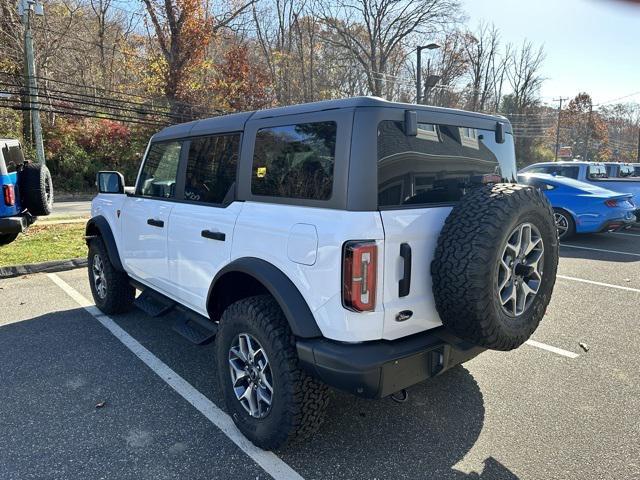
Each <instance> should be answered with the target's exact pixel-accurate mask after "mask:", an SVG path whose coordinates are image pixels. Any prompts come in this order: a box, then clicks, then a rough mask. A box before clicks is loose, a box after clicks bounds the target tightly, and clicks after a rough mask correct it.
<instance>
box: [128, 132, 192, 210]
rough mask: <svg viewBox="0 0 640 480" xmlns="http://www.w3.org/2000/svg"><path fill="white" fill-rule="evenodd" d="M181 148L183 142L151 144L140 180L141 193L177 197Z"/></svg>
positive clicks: (152, 195) (139, 190) (161, 196)
mask: <svg viewBox="0 0 640 480" xmlns="http://www.w3.org/2000/svg"><path fill="white" fill-rule="evenodd" d="M181 149H182V143H181V142H159V143H154V144H152V145H151V147H150V148H149V153H148V154H147V158H146V160H145V162H144V166H143V167H142V172H140V179H139V180H138V190H137V193H138V194H139V195H144V196H147V197H158V198H174V197H175V195H176V177H177V174H178V163H179V162H180V150H181Z"/></svg>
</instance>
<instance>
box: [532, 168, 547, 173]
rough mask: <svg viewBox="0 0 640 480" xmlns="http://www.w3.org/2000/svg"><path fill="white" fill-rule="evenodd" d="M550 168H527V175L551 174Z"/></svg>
mask: <svg viewBox="0 0 640 480" xmlns="http://www.w3.org/2000/svg"><path fill="white" fill-rule="evenodd" d="M551 172H552V168H551V167H533V168H527V173H551Z"/></svg>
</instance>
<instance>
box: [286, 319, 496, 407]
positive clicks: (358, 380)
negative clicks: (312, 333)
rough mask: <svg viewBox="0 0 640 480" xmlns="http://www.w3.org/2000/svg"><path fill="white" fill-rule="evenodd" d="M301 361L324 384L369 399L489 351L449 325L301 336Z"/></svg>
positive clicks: (299, 347) (299, 352) (299, 342)
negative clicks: (373, 336) (387, 334)
mask: <svg viewBox="0 0 640 480" xmlns="http://www.w3.org/2000/svg"><path fill="white" fill-rule="evenodd" d="M296 346H297V350H298V358H299V359H300V364H301V366H302V367H303V368H304V369H305V370H306V371H307V372H308V373H309V374H310V375H312V376H314V377H316V378H318V379H320V380H322V381H323V382H324V383H326V384H328V385H330V386H332V387H335V388H338V389H340V390H344V391H346V392H349V393H352V394H354V395H358V396H360V397H366V398H380V397H386V396H387V395H391V394H392V393H395V392H398V391H400V390H402V389H403V388H407V387H410V386H412V385H415V384H416V383H419V382H422V381H423V380H426V379H428V378H431V377H434V376H436V375H439V374H440V373H442V372H444V371H446V370H447V369H449V368H451V367H453V366H455V365H459V364H461V363H463V362H466V361H467V360H471V359H472V358H473V357H475V356H476V355H478V354H479V353H481V352H483V351H484V350H485V349H484V348H480V347H476V346H473V345H471V344H469V343H466V342H464V341H462V340H460V339H458V338H457V337H454V336H453V335H451V334H449V333H447V332H446V330H445V329H444V327H439V328H435V329H433V330H429V331H427V332H424V333H419V334H416V335H412V336H410V337H405V338H402V339H399V340H394V341H386V340H380V341H374V342H364V343H356V344H353V343H341V342H335V341H331V340H327V339H325V338H312V339H298V341H297V344H296Z"/></svg>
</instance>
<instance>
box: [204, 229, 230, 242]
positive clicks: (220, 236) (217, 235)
mask: <svg viewBox="0 0 640 480" xmlns="http://www.w3.org/2000/svg"><path fill="white" fill-rule="evenodd" d="M200 235H202V236H203V237H204V238H209V239H211V240H219V241H220V242H224V241H225V240H226V238H227V236H226V235H225V234H224V233H222V232H212V231H211V230H202V232H200Z"/></svg>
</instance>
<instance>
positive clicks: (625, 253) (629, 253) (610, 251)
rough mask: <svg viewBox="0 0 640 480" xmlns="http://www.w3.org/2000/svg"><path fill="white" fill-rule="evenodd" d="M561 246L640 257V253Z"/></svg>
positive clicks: (563, 245) (562, 245) (568, 246)
mask: <svg viewBox="0 0 640 480" xmlns="http://www.w3.org/2000/svg"><path fill="white" fill-rule="evenodd" d="M560 246H561V247H567V248H581V249H582V250H593V251H594V252H605V253H617V254H619V255H631V256H632V257H640V253H632V252H621V251H620V250H605V249H603V248H593V247H582V246H580V245H569V244H566V243H562V244H560Z"/></svg>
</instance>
